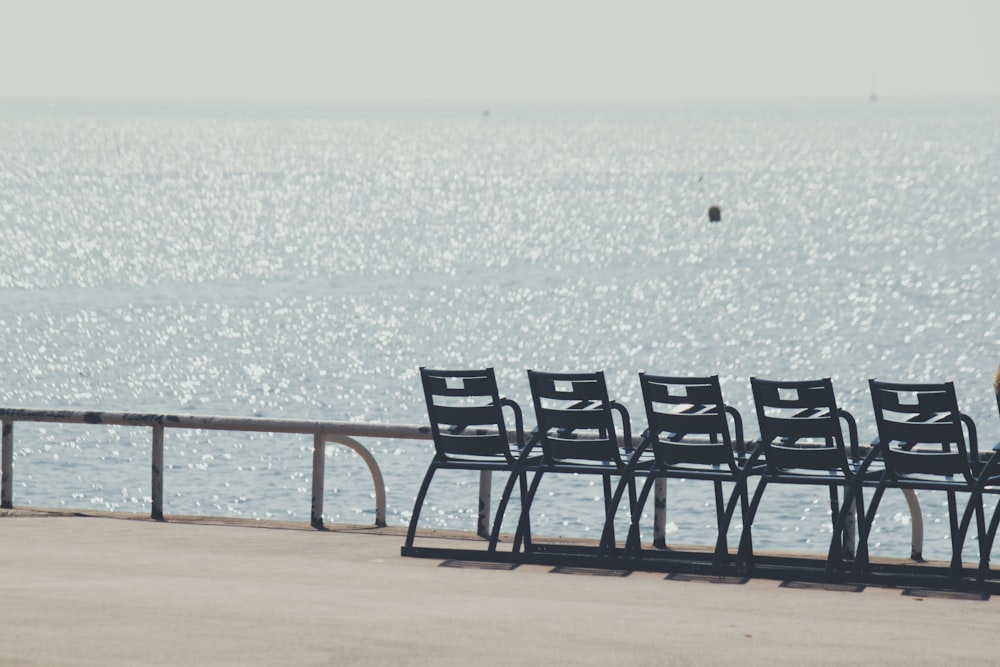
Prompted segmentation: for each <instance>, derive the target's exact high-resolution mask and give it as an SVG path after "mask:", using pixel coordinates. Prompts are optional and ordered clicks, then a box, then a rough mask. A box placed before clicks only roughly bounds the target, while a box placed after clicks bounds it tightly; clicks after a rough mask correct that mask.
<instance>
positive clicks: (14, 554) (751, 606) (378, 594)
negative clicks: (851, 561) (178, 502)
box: [0, 511, 1000, 667]
mask: <svg viewBox="0 0 1000 667" xmlns="http://www.w3.org/2000/svg"><path fill="white" fill-rule="evenodd" d="M402 543H403V534H402V531H400V530H399V529H393V528H388V529H375V528H353V529H352V528H346V527H345V528H339V527H337V528H335V529H333V530H328V531H315V530H311V529H309V528H308V527H306V526H304V525H301V524H256V525H247V524H238V523H233V522H222V521H213V520H211V519H208V520H206V519H199V520H182V519H171V520H168V521H167V522H153V521H150V520H144V519H143V520H140V519H136V518H131V519H120V518H107V517H93V516H65V515H45V514H42V513H21V512H18V511H13V512H11V511H8V512H6V513H3V514H0V544H2V551H0V609H2V610H3V617H4V618H3V620H2V622H0V665H3V666H19V665H45V666H47V667H51V666H57V665H100V666H101V667H113V666H117V665H121V666H126V665H127V666H128V667H136V666H138V665H171V666H179V665H240V666H246V665H282V666H286V667H287V666H294V665H469V664H476V665H509V664H531V663H535V664H551V665H598V664H600V665H727V664H739V665H803V664H810V665H826V664H829V665H844V664H861V663H868V664H877V665H947V664H956V665H959V664H960V665H989V664H994V665H996V664H1000V651H997V650H996V644H995V643H994V642H995V641H996V640H995V639H994V638H993V634H994V633H995V632H996V628H997V624H998V620H1000V607H998V605H997V602H996V601H995V600H991V599H989V598H988V597H985V596H981V595H971V594H970V595H965V594H956V593H944V592H939V593H934V592H930V591H914V590H904V589H898V588H879V587H871V586H869V587H866V588H864V589H860V590H859V589H857V588H854V587H835V586H808V585H803V584H794V585H793V584H787V583H786V584H783V583H782V582H777V581H769V580H751V581H747V582H736V581H732V580H729V581H724V582H720V581H719V580H717V579H699V578H682V577H665V576H664V575H663V574H655V573H643V572H633V573H630V574H628V575H627V576H620V575H619V576H610V575H609V574H608V573H597V572H594V571H585V570H560V569H558V568H551V567H543V566H537V565H532V566H525V565H522V566H519V567H514V568H511V567H509V566H497V565H488V564H474V563H467V562H443V561H440V560H429V559H415V558H402V557H401V556H400V555H399V548H400V546H401V545H402Z"/></svg>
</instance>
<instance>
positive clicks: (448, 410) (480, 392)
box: [420, 368, 523, 465]
mask: <svg viewBox="0 0 1000 667" xmlns="http://www.w3.org/2000/svg"><path fill="white" fill-rule="evenodd" d="M420 379H421V382H422V383H423V387H424V399H425V400H426V403H427V414H428V417H429V418H430V423H431V435H432V436H433V438H434V447H435V449H436V451H437V454H438V456H440V457H444V458H455V457H479V458H504V459H506V460H507V462H508V463H510V464H511V465H513V464H514V462H515V455H514V453H512V451H511V447H510V442H509V436H508V432H507V427H506V425H505V422H504V416H503V407H504V406H510V407H512V408H513V409H514V415H515V419H516V422H517V423H516V429H517V433H518V434H520V433H522V431H523V425H522V423H521V413H520V409H518V408H517V406H516V404H515V403H514V402H513V401H511V400H509V399H501V398H500V395H499V392H498V390H497V382H496V376H495V374H494V372H493V369H492V368H485V369H482V370H457V371H448V370H432V369H428V368H421V369H420Z"/></svg>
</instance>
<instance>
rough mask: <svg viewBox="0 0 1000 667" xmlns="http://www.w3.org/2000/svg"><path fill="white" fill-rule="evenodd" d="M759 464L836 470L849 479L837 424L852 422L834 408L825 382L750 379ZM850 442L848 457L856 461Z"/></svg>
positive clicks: (772, 467) (843, 446)
mask: <svg viewBox="0 0 1000 667" xmlns="http://www.w3.org/2000/svg"><path fill="white" fill-rule="evenodd" d="M750 386H751V389H752V390H753V399H754V405H755V407H756V410H757V422H758V424H759V426H760V437H761V442H762V443H763V445H764V460H765V462H766V463H767V465H768V467H769V468H771V469H775V470H786V469H803V470H817V471H821V470H841V471H843V472H844V474H845V475H850V474H851V469H850V466H849V464H848V459H847V450H846V447H845V444H844V433H843V429H842V426H841V418H842V417H844V418H846V419H847V420H848V424H849V426H850V427H851V429H852V431H853V430H855V429H856V426H855V425H854V422H853V418H851V417H850V416H849V415H848V413H846V412H844V411H842V410H840V408H838V407H837V401H836V398H835V396H834V392H833V383H832V382H831V381H830V379H829V378H823V379H819V380H806V381H793V382H784V381H774V380H764V379H761V378H750ZM856 441H857V439H856V438H854V437H852V438H851V448H852V451H851V456H852V457H854V458H857V457H858V451H856V448H855V443H856Z"/></svg>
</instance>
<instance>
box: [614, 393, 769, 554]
mask: <svg viewBox="0 0 1000 667" xmlns="http://www.w3.org/2000/svg"><path fill="white" fill-rule="evenodd" d="M639 385H640V387H641V389H642V397H643V405H644V407H645V411H646V424H647V429H646V431H645V432H644V433H643V437H642V441H641V443H640V444H639V447H638V449H637V450H636V452H635V455H634V456H633V457H632V460H631V462H630V464H629V467H628V470H627V475H626V477H623V478H622V481H621V482H620V483H619V486H618V490H617V492H616V494H615V501H616V502H620V500H621V497H622V494H623V492H624V489H625V487H626V483H627V482H628V480H629V479H632V478H635V477H639V476H643V477H645V478H646V479H645V482H644V483H643V485H642V489H641V491H640V492H639V495H638V498H637V500H636V502H635V506H634V507H633V509H632V517H631V524H630V526H629V534H628V538H627V540H626V545H625V556H626V558H629V559H635V558H639V559H641V558H645V557H651V556H652V555H653V554H652V553H650V552H644V551H643V549H642V540H641V535H640V523H641V519H642V511H643V508H644V507H645V505H646V502H647V500H648V499H649V494H650V491H651V490H652V489H653V486H654V483H655V482H656V480H658V479H669V478H674V479H695V480H704V481H710V482H712V483H713V487H714V491H715V509H716V523H717V527H718V536H717V539H716V544H715V549H714V551H713V554H712V565H713V567H714V568H719V567H723V566H725V565H726V564H727V562H728V560H729V548H728V543H727V533H728V529H729V524H730V522H731V521H732V518H733V512H734V509H735V502H734V500H735V499H736V498H739V499H740V500H741V508H742V510H743V511H744V512H745V511H746V510H747V507H748V499H747V486H746V479H747V475H748V474H753V472H754V471H753V469H752V468H746V467H745V464H746V463H747V458H746V444H745V440H744V436H743V418H742V416H741V415H740V413H739V411H738V410H736V408H734V407H732V406H730V405H727V404H726V403H725V401H724V400H723V398H722V387H721V385H720V383H719V376H718V375H711V376H707V377H696V376H688V377H680V376H668V375H654V374H650V373H639ZM730 420H732V430H731V429H730ZM734 433H735V436H734ZM645 454H650V456H644V455H645ZM723 482H732V483H733V484H735V485H736V486H735V488H734V491H733V493H731V494H730V496H729V502H728V503H727V502H726V500H725V499H724V497H723V488H722V484H723ZM657 546H659V545H657ZM663 548H666V545H665V544H664V545H663ZM698 555H699V554H689V553H680V552H674V551H670V552H662V553H658V554H656V556H657V557H661V558H662V557H667V558H670V559H672V560H673V559H682V558H697V556H698Z"/></svg>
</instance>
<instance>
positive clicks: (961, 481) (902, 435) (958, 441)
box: [855, 380, 985, 577]
mask: <svg viewBox="0 0 1000 667" xmlns="http://www.w3.org/2000/svg"><path fill="white" fill-rule="evenodd" d="M868 384H869V388H870V390H871V398H872V406H873V408H874V411H875V424H876V426H877V428H878V441H877V443H876V445H875V449H874V450H873V451H872V452H871V454H870V455H869V459H873V458H876V457H877V458H879V459H881V461H882V464H883V466H884V468H883V471H882V473H881V475H880V476H879V477H878V482H877V484H876V485H875V491H874V493H873V494H872V499H871V504H870V505H869V507H868V513H867V514H866V515H865V517H864V521H863V522H862V524H861V527H860V531H859V538H858V553H857V558H856V560H855V570H856V573H857V574H866V573H870V572H871V562H870V558H869V551H868V539H869V536H870V534H871V530H872V524H873V523H874V521H875V513H876V512H877V510H878V506H879V502H880V501H881V499H882V496H883V494H884V493H885V490H886V489H890V488H895V489H914V490H927V491H944V492H945V493H946V494H947V498H948V516H949V522H950V529H951V532H950V535H951V548H952V558H951V566H950V569H949V572H948V574H949V575H950V576H951V577H960V576H961V572H962V546H963V543H964V541H965V533H966V531H967V529H968V524H969V519H968V518H967V517H969V516H971V513H975V514H976V518H977V524H978V529H979V535H980V536H983V535H985V526H984V523H985V521H984V517H983V508H982V494H981V492H977V482H978V480H977V478H976V475H975V470H974V468H976V467H979V466H978V461H979V452H978V445H977V437H976V425H975V423H974V422H973V421H972V419H971V418H969V417H968V416H967V415H964V414H962V413H961V412H960V411H959V409H958V400H957V398H956V396H955V386H954V384H952V383H951V382H943V383H920V384H915V383H908V384H901V383H889V382H880V381H878V380H869V381H868ZM966 431H968V442H966ZM866 462H867V460H866ZM958 492H968V493H969V494H970V497H969V501H968V502H969V503H971V506H970V505H967V507H966V510H967V511H966V514H965V516H964V517H963V520H962V521H961V522H960V521H959V518H958V506H957V499H956V493H958ZM980 552H981V553H982V548H981V549H980ZM925 571H927V572H930V570H927V569H926V568H925Z"/></svg>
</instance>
